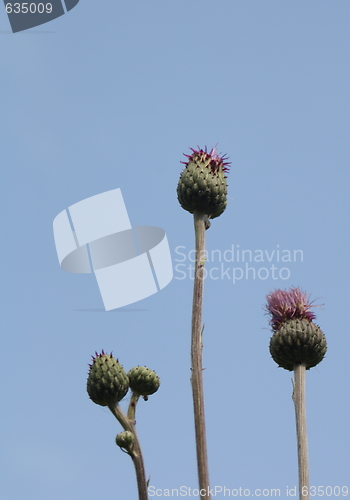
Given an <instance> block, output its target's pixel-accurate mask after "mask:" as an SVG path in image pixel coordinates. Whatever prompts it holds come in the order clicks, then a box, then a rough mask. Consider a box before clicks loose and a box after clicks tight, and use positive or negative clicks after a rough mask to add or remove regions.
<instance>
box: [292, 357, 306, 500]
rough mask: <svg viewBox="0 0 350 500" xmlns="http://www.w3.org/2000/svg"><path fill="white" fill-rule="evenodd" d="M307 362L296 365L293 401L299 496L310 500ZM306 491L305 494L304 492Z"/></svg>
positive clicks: (302, 499)
mask: <svg viewBox="0 0 350 500" xmlns="http://www.w3.org/2000/svg"><path fill="white" fill-rule="evenodd" d="M305 374H306V368H305V364H300V365H296V366H295V367H294V391H293V401H294V406H295V418H296V428H297V444H298V469H299V498H300V500H309V498H310V497H309V458H308V445H307V433H306V402H305V399H306V398H305ZM303 493H305V494H303Z"/></svg>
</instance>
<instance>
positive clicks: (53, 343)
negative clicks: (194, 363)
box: [0, 0, 350, 500]
mask: <svg viewBox="0 0 350 500" xmlns="http://www.w3.org/2000/svg"><path fill="white" fill-rule="evenodd" d="M349 14H350V4H349V2H348V1H345V0H344V1H343V0H336V1H334V2H330V1H324V0H317V1H315V0H309V1H308V2H302V1H293V2H292V1H283V2H282V1H277V0H273V1H272V0H264V1H261V0H260V1H259V0H249V1H242V0H241V1H237V0H227V1H226V0H218V1H216V2H214V1H208V0H190V1H188V0H187V1H183V0H176V2H175V1H167V2H164V1H155V0H149V1H147V2H145V1H140V0H135V1H133V2H103V6H102V7H101V2H87V1H85V0H81V1H80V2H79V4H78V5H77V6H76V7H75V8H74V9H73V10H72V11H71V12H69V13H68V14H66V15H64V16H62V17H60V18H58V19H56V20H54V21H52V22H50V23H48V24H45V25H42V26H39V27H37V28H34V29H32V30H29V31H28V32H21V33H17V34H12V33H11V32H10V25H9V21H8V19H7V17H6V14H5V12H3V14H2V15H0V51H1V52H0V53H1V55H0V57H1V66H2V71H1V82H2V83H1V87H2V93H1V102H2V105H1V109H2V113H1V115H2V120H1V139H2V140H1V159H2V165H3V169H2V191H3V193H2V200H3V205H2V206H3V209H2V228H3V229H2V233H3V235H4V236H5V237H4V238H3V244H2V252H3V258H2V264H3V265H2V277H3V299H2V304H3V308H2V325H3V329H2V332H3V333H2V336H1V348H2V362H1V370H2V372H1V381H2V383H1V391H2V405H1V414H2V415H1V420H2V426H1V434H2V460H3V464H2V466H1V470H2V473H3V476H4V477H3V491H4V498H5V497H6V498H11V499H12V500H24V499H29V500H30V499H31V498H35V499H36V500H47V499H48V498H50V499H51V500H56V499H61V498H68V499H70V498H75V499H84V500H90V499H91V500H92V499H94V498H96V497H97V496H100V495H101V494H105V493H104V492H106V491H108V492H109V493H110V496H111V498H125V499H131V498H136V496H137V489H136V483H135V479H134V470H133V466H132V463H131V460H130V459H129V457H127V456H126V455H125V454H123V453H121V452H120V450H119V448H117V446H116V445H115V443H114V438H115V435H116V434H117V433H118V432H120V426H119V424H118V422H117V421H116V420H115V419H114V417H113V416H112V414H110V412H109V411H108V410H106V409H103V408H101V407H98V406H97V405H94V404H93V403H92V402H91V401H90V400H89V398H88V396H87V393H86V376H87V370H88V363H89V362H90V357H91V355H92V354H93V353H94V352H95V350H97V351H100V350H101V349H104V350H106V351H113V354H114V355H115V356H116V357H118V358H119V360H120V362H121V363H122V364H123V365H124V367H125V368H126V369H127V370H129V369H130V368H131V367H133V366H136V365H138V364H140V365H147V366H148V367H149V368H151V369H154V370H156V372H157V373H158V374H159V376H160V378H161V381H162V384H161V388H160V390H159V392H158V393H157V394H155V395H154V396H151V397H150V398H149V401H148V402H147V403H145V402H143V401H141V402H140V404H139V408H138V414H137V428H138V433H139V437H140V440H141V444H142V447H143V452H144V457H145V462H146V472H147V475H150V477H151V480H150V484H151V485H153V486H154V487H156V488H158V489H162V490H164V489H166V488H180V487H181V486H186V487H191V488H196V487H197V477H196V460H195V446H194V432H193V416H192V400H191V388H190V369H189V367H190V359H189V352H190V316H191V302H192V281H191V279H190V277H189V276H188V273H187V271H186V275H185V278H184V279H180V278H181V277H183V276H184V275H183V274H181V273H180V272H179V269H182V270H183V268H181V267H180V268H179V267H176V266H178V265H179V264H182V263H181V262H179V260H181V259H183V256H181V255H179V251H181V252H182V253H184V254H185V256H186V261H185V262H186V264H188V265H190V264H191V262H190V255H189V252H190V251H191V250H192V249H193V243H194V241H193V240H194V237H193V222H192V217H191V215H190V214H188V213H187V212H185V211H183V210H182V209H181V207H180V206H179V204H178V201H177V199H176V186H177V182H178V178H179V173H180V171H181V164H180V161H182V160H183V159H184V157H183V156H182V154H183V153H188V151H189V149H188V148H189V147H196V146H197V145H199V146H201V147H204V146H205V145H207V146H208V148H211V147H213V146H215V144H216V143H218V149H219V151H221V152H223V153H225V154H227V155H228V156H229V157H230V161H231V162H232V165H231V169H230V173H229V178H228V184H229V204H228V207H227V209H226V211H225V213H224V214H223V215H222V216H221V217H220V218H218V219H216V220H215V221H213V223H212V226H211V228H210V230H209V231H207V235H206V236H207V248H208V250H209V251H210V252H211V251H212V250H216V253H215V254H214V255H215V258H214V259H211V260H208V262H207V269H208V271H209V270H210V269H213V271H212V275H213V276H214V275H215V276H219V274H216V273H221V265H223V266H226V267H225V269H226V274H224V275H223V277H222V278H221V275H220V279H216V280H215V279H210V278H208V279H207V280H206V283H205V299H204V312H203V320H204V324H205V330H204V362H203V363H204V366H205V368H206V369H205V371H204V383H205V399H206V416H207V432H208V451H209V463H210V478H211V485H212V486H222V487H223V486H225V487H227V488H229V489H231V490H232V489H234V488H240V487H241V488H243V489H250V490H251V492H253V491H254V489H255V488H260V489H264V488H266V489H272V488H279V489H280V490H281V498H287V497H286V494H285V492H286V488H287V487H288V488H291V487H294V486H296V485H297V455H296V442H295V422H294V407H293V403H292V399H291V394H292V384H291V377H292V374H291V373H289V372H287V371H285V370H282V369H278V368H277V365H276V364H275V363H274V362H273V360H272V359H271V358H270V355H269V350H268V344H269V338H270V331H269V327H268V318H267V317H266V316H265V315H264V311H263V304H264V301H265V296H266V294H267V293H268V292H269V291H270V290H271V289H273V288H286V287H289V286H300V287H301V288H303V289H304V290H306V291H307V292H308V293H310V294H311V297H312V298H315V299H316V298H318V300H317V301H316V303H319V304H324V306H323V307H322V308H319V309H317V310H316V313H317V320H316V322H317V323H318V324H319V325H320V326H321V328H322V330H323V331H324V333H325V334H326V336H327V341H328V353H327V357H326V358H325V360H324V361H322V363H321V364H320V365H318V366H317V367H316V368H313V369H311V370H310V371H309V372H308V373H307V418H308V433H309V454H310V483H311V485H315V486H320V485H323V486H325V487H326V486H330V487H332V488H334V487H335V486H340V487H342V486H348V487H350V482H349V463H350V456H349V450H350V439H349V420H350V405H349V382H350V378H349V370H348V365H349V362H348V355H349V354H348V353H349V351H350V340H349V339H350V335H349V326H348V321H347V316H346V315H347V313H346V311H347V310H348V306H349V298H348V297H349V293H348V289H349V286H348V283H349V244H350V238H349V209H350V207H349V160H350V149H349V132H350V130H349V107H350V106H349V104H350V103H349V84H350V81H349V80H350V70H349V57H350V54H349V48H350V47H349V28H350V26H349ZM115 188H121V190H122V192H123V196H124V200H125V203H126V206H127V209H128V213H129V217H130V220H131V222H132V224H133V225H134V226H136V225H141V226H142V225H153V226H158V227H161V228H163V229H164V230H165V231H166V233H167V237H168V240H169V245H170V249H171V252H172V257H173V264H174V279H173V281H172V282H171V283H170V284H169V285H168V286H167V287H166V288H165V289H164V290H162V291H161V292H160V293H157V294H155V295H153V296H151V297H149V298H147V299H145V300H143V301H142V302H139V303H137V304H133V305H130V306H128V307H126V308H125V309H123V310H115V311H110V312H108V313H106V312H103V311H102V310H101V311H96V309H102V307H103V304H102V300H101V297H100V295H99V291H98V287H97V285H96V283H95V279H94V277H93V276H92V275H75V274H69V273H65V272H64V271H62V270H61V269H60V267H59V264H58V261H57V256H56V251H55V246H54V240H53V233H52V222H53V219H54V218H55V217H56V215H57V214H58V213H59V212H61V211H62V210H63V209H65V208H67V207H68V206H70V205H72V204H73V203H76V202H78V201H80V200H83V199H85V198H88V197H89V196H93V195H95V194H98V193H102V192H105V191H108V190H111V189H115ZM232 245H234V246H235V248H236V249H237V248H238V247H237V245H239V249H240V250H242V249H245V250H251V252H252V255H256V251H258V250H262V251H263V253H264V254H265V255H266V252H268V254H269V255H271V252H272V251H273V250H275V254H274V257H273V259H272V263H271V262H269V261H268V259H267V256H266V259H265V261H264V262H256V261H253V262H249V263H248V264H249V266H250V267H253V268H254V270H255V279H253V275H254V273H253V271H250V273H248V275H245V267H244V266H243V263H242V262H224V261H223V258H222V260H221V262H220V260H219V257H218V256H219V255H220V252H221V255H222V256H223V255H224V252H225V251H226V250H230V249H232ZM278 249H279V250H280V252H282V250H287V251H290V252H292V255H293V252H294V251H295V250H300V251H301V253H300V252H299V253H298V254H297V258H296V260H295V261H293V259H292V261H291V262H284V263H283V264H282V262H278V261H277V250H278ZM246 255H249V253H247V254H246ZM284 255H286V254H284ZM300 255H302V259H301V258H300ZM216 256H217V257H216ZM272 264H273V265H275V267H276V268H278V272H277V277H278V279H273V277H272V273H271V271H269V269H270V268H271V265H272ZM282 267H285V268H287V271H288V272H287V271H283V272H282V277H280V275H279V274H278V273H279V272H280V269H281V268H282ZM214 268H217V269H219V270H220V271H218V270H217V269H214ZM227 268H228V271H227ZM234 268H235V269H236V271H233V269H234ZM237 268H242V269H243V277H242V279H240V280H237V281H236V282H235V283H233V279H232V276H233V273H234V272H235V273H236V275H237V273H238V274H240V273H239V271H237ZM261 268H266V269H267V270H268V275H267V274H266V271H261ZM259 272H260V275H259ZM283 273H285V274H283ZM226 276H228V277H226ZM259 276H260V277H259ZM286 276H287V279H284V278H285V277H286ZM265 278H266V279H265ZM82 309H91V311H82ZM94 309H95V311H93V310H94ZM135 309H136V310H135ZM346 471H348V472H346ZM218 497H219V496H218ZM331 498H332V497H331Z"/></svg>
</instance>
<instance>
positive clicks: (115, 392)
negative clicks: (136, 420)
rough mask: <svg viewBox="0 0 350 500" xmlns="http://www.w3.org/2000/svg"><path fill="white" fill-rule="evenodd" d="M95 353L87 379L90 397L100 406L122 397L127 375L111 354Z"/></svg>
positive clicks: (124, 392) (127, 384)
mask: <svg viewBox="0 0 350 500" xmlns="http://www.w3.org/2000/svg"><path fill="white" fill-rule="evenodd" d="M95 354H96V357H92V360H93V361H92V364H91V365H89V366H90V370H89V376H88V380H87V392H88V394H89V396H90V399H91V400H92V401H93V402H94V403H96V404H98V405H101V406H108V405H111V404H114V403H117V402H119V401H121V400H122V399H123V397H124V396H125V394H126V393H127V392H128V389H129V379H128V376H127V374H126V372H125V370H124V368H123V367H122V365H121V364H120V363H119V361H118V360H117V359H115V358H114V357H113V356H112V354H105V353H104V352H103V351H102V354H97V353H95Z"/></svg>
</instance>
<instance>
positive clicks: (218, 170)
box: [177, 147, 230, 219]
mask: <svg viewBox="0 0 350 500" xmlns="http://www.w3.org/2000/svg"><path fill="white" fill-rule="evenodd" d="M190 149H191V151H192V154H190V155H186V154H185V155H184V156H186V158H187V161H186V162H181V163H183V164H184V165H185V168H184V170H183V171H182V173H181V175H180V180H179V183H178V186H177V197H178V200H179V203H180V205H181V206H182V208H183V209H184V210H187V211H188V212H190V213H191V214H193V213H195V212H196V213H198V214H204V215H207V216H208V217H209V218H211V219H214V218H215V217H219V215H221V214H222V213H223V211H224V210H225V208H226V205H227V199H226V195H227V183H226V174H227V173H228V171H229V165H230V162H228V161H227V157H226V156H223V155H221V154H218V152H217V149H216V147H215V148H213V149H212V150H211V151H210V152H208V151H207V148H205V149H201V148H199V147H198V149H193V148H190Z"/></svg>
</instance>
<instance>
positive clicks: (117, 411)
mask: <svg viewBox="0 0 350 500" xmlns="http://www.w3.org/2000/svg"><path fill="white" fill-rule="evenodd" d="M108 408H109V409H110V410H111V412H112V413H113V415H114V416H115V417H116V418H117V419H118V421H119V422H120V424H121V425H122V427H123V429H124V430H125V431H130V432H132V433H133V435H134V437H135V441H134V444H133V450H132V452H131V453H129V455H130V457H131V459H132V461H133V463H134V467H135V472H136V480H137V487H138V492H139V500H148V492H147V481H146V475H145V466H144V463H143V458H142V452H141V447H140V442H139V439H138V437H137V434H136V429H135V424H134V420H130V419H129V418H128V417H127V416H126V415H125V414H124V413H123V411H122V410H121V408H120V406H119V404H118V403H115V404H113V405H110V406H109V407H108Z"/></svg>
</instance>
